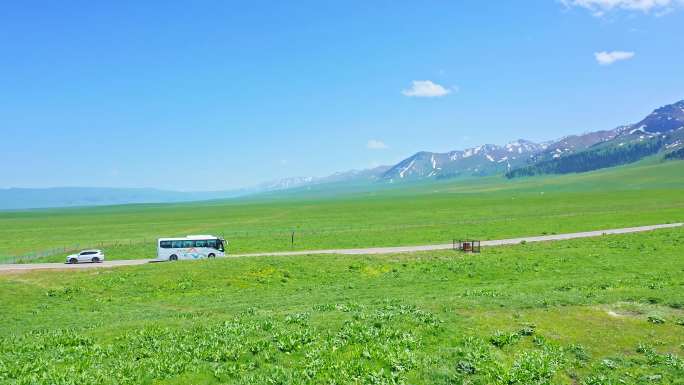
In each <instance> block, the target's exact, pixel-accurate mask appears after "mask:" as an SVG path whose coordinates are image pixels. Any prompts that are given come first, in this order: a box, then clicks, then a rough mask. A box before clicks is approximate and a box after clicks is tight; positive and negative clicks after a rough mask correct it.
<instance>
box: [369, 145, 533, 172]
mask: <svg viewBox="0 0 684 385" xmlns="http://www.w3.org/2000/svg"><path fill="white" fill-rule="evenodd" d="M545 146H546V144H538V143H533V142H530V141H528V140H524V139H519V140H516V141H514V142H510V143H508V144H506V145H503V146H499V145H495V144H484V145H481V146H478V147H473V148H468V149H466V150H459V151H450V152H446V153H434V152H425V151H422V152H419V153H417V154H415V155H413V156H411V157H409V158H407V159H404V160H403V161H401V162H399V163H398V164H396V165H395V166H393V167H392V168H390V169H389V170H387V172H385V173H384V175H383V177H382V178H383V179H384V180H388V181H393V182H394V181H400V180H410V179H423V178H436V179H439V178H451V177H457V176H483V175H492V174H500V173H504V172H506V171H508V170H510V169H511V168H512V167H515V166H518V165H522V164H526V162H527V161H528V159H529V158H530V157H532V156H533V155H534V154H537V153H538V152H539V151H541V150H543V149H544V148H545Z"/></svg>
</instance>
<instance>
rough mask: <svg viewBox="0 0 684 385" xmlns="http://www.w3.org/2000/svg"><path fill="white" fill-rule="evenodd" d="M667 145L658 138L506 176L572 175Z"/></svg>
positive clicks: (632, 159) (633, 159) (639, 156)
mask: <svg viewBox="0 0 684 385" xmlns="http://www.w3.org/2000/svg"><path fill="white" fill-rule="evenodd" d="M663 146H664V141H663V140H662V139H661V138H655V139H652V140H648V141H644V142H634V143H628V144H624V145H622V146H612V147H606V148H598V149H593V150H589V151H583V152H579V153H576V154H571V155H568V156H563V157H560V158H556V159H552V160H547V161H542V162H539V163H536V164H532V165H529V166H525V167H521V168H518V169H515V170H511V171H509V172H507V173H506V177H507V178H509V179H510V178H517V177H522V176H533V175H543V174H569V173H576V172H585V171H592V170H598V169H601V168H606V167H613V166H619V165H622V164H627V163H632V162H636V161H638V160H640V159H642V158H644V157H646V156H649V155H652V154H655V153H657V152H658V151H660V150H661V149H662V148H663Z"/></svg>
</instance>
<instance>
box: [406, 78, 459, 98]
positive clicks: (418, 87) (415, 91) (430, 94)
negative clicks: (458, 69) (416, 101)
mask: <svg viewBox="0 0 684 385" xmlns="http://www.w3.org/2000/svg"><path fill="white" fill-rule="evenodd" d="M401 93H402V94H404V95H406V96H415V97H418V98H434V97H439V96H444V95H447V94H449V93H451V90H449V89H446V88H444V87H443V86H440V85H439V84H436V83H433V82H432V81H430V80H414V81H413V82H412V86H411V88H409V89H407V90H403V91H401Z"/></svg>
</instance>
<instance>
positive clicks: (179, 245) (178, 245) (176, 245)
mask: <svg viewBox="0 0 684 385" xmlns="http://www.w3.org/2000/svg"><path fill="white" fill-rule="evenodd" d="M183 242H184V241H172V243H171V248H173V249H182V248H183Z"/></svg>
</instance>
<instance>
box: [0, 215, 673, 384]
mask: <svg viewBox="0 0 684 385" xmlns="http://www.w3.org/2000/svg"><path fill="white" fill-rule="evenodd" d="M683 251H684V230H683V229H681V228H677V229H668V230H659V231H655V232H650V233H641V234H630V235H619V236H603V237H599V238H591V239H581V240H571V241H562V242H550V243H538V244H523V245H516V246H506V247H497V248H486V249H484V250H483V253H482V254H480V255H477V254H461V253H457V252H453V251H443V252H427V253H415V254H400V255H379V256H331V255H326V256H315V255H312V256H301V257H253V258H236V259H218V260H204V261H189V262H178V263H164V264H152V265H143V266H132V267H124V268H116V269H97V270H88V271H42V272H41V271H35V272H24V273H11V274H8V273H5V274H1V275H0V319H2V322H3V327H2V328H0V383H2V384H9V385H17V384H22V385H23V384H54V385H63V384H64V385H66V384H73V385H82V384H102V385H108V384H117V385H119V384H120V385H126V384H131V385H139V384H156V385H171V384H183V385H200V384H206V385H211V384H430V385H441V384H444V385H446V384H482V385H497V384H509V385H510V384H520V385H530V384H568V385H570V384H582V385H594V384H596V385H598V384H602V385H605V384H684V359H683V358H682V356H684V255H683V254H682V253H683Z"/></svg>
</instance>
